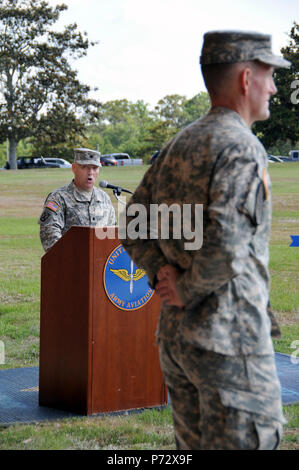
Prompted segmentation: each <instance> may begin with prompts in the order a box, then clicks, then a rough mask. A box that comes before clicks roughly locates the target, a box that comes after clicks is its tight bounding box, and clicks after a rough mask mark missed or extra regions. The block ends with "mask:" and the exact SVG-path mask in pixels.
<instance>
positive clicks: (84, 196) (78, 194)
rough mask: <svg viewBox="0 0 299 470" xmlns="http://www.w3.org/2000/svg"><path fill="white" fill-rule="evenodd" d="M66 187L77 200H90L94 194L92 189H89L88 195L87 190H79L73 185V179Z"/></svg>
mask: <svg viewBox="0 0 299 470" xmlns="http://www.w3.org/2000/svg"><path fill="white" fill-rule="evenodd" d="M68 189H69V191H70V192H72V194H73V196H74V198H75V200H76V201H78V202H90V201H91V199H92V197H93V194H94V189H93V190H92V191H91V195H90V197H89V195H88V193H87V191H80V189H78V188H77V186H76V185H75V183H74V180H73V181H72V182H71V183H70V184H69V187H68Z"/></svg>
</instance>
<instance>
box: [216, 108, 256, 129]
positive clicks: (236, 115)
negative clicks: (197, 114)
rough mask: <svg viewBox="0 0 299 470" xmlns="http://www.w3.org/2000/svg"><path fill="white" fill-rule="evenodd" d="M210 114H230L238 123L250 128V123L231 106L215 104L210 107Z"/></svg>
mask: <svg viewBox="0 0 299 470" xmlns="http://www.w3.org/2000/svg"><path fill="white" fill-rule="evenodd" d="M209 114H217V115H218V116H219V115H222V116H229V117H231V118H232V119H234V120H235V121H236V122H238V124H240V125H241V126H243V127H246V129H249V127H248V125H247V124H246V122H245V121H244V119H243V118H242V116H241V115H240V114H239V113H237V111H234V110H233V109H230V108H224V107H222V106H214V107H213V108H211V109H210V112H209Z"/></svg>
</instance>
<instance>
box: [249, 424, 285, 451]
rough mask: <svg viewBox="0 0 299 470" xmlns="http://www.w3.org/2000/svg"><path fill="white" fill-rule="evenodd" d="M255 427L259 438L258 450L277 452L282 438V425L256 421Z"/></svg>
mask: <svg viewBox="0 0 299 470" xmlns="http://www.w3.org/2000/svg"><path fill="white" fill-rule="evenodd" d="M254 426H255V430H256V434H257V438H258V447H257V450H276V449H277V448H278V446H279V444H280V441H281V436H282V426H281V424H280V423H276V422H273V423H261V422H257V421H254Z"/></svg>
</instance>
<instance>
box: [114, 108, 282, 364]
mask: <svg viewBox="0 0 299 470" xmlns="http://www.w3.org/2000/svg"><path fill="white" fill-rule="evenodd" d="M266 167H267V157H266V152H265V149H264V147H263V146H262V144H261V143H260V142H259V140H258V139H257V138H256V137H255V136H254V134H253V133H252V132H251V130H250V129H249V127H248V126H247V124H246V123H245V121H244V120H243V119H242V118H241V116H240V115H239V114H238V113H236V112H234V111H232V110H230V109H227V108H222V107H215V108H212V109H211V110H210V112H209V113H208V114H207V115H206V116H205V117H203V118H202V119H199V120H197V121H195V122H194V123H192V124H191V125H190V126H188V127H186V128H185V129H184V130H183V131H181V132H180V133H179V134H178V135H177V136H176V137H175V138H174V139H173V140H172V141H171V142H170V143H169V144H168V145H167V146H166V147H165V148H164V149H163V150H162V152H161V154H160V155H159V157H158V158H157V160H156V161H155V162H154V164H153V165H152V166H151V168H150V169H149V170H148V171H147V173H146V174H145V176H144V178H143V180H142V182H141V183H140V185H139V186H138V188H137V189H136V191H135V193H134V195H133V196H132V198H131V200H130V201H129V204H128V207H130V206H131V205H132V204H133V203H139V204H143V205H144V206H145V207H146V208H147V211H148V212H147V213H149V210H150V204H158V205H160V204H161V203H166V204H168V205H171V204H173V203H180V204H181V205H183V204H193V205H194V204H202V205H203V244H202V247H201V248H200V249H198V250H196V251H194V250H193V251H191V250H189V251H188V250H185V249H184V243H185V242H186V240H184V238H182V239H181V240H178V239H169V240H164V239H161V237H159V236H158V239H156V240H154V239H150V237H149V236H147V238H145V237H144V239H142V238H137V239H136V240H133V239H131V238H129V237H128V236H127V238H126V239H124V240H123V245H124V247H125V249H126V250H127V251H128V253H129V254H130V256H131V257H132V259H133V260H134V262H135V263H136V264H137V265H138V266H140V267H141V268H143V269H145V270H146V272H147V276H148V279H149V282H150V284H151V285H152V286H154V284H155V276H156V273H157V272H158V270H159V268H160V267H162V266H163V265H165V264H171V265H173V266H175V267H177V268H178V269H179V270H180V272H181V276H180V278H179V280H178V281H177V288H178V293H179V296H180V298H181V300H182V301H183V302H184V305H185V308H184V309H178V308H177V307H171V306H166V305H165V304H163V305H162V311H161V314H160V321H159V328H158V338H159V337H161V338H164V339H170V338H174V337H175V335H180V337H181V338H182V339H183V340H184V341H187V342H188V343H190V344H193V345H194V346H196V347H199V348H202V349H205V350H211V351H215V352H217V353H220V354H225V355H233V356H234V355H239V354H244V355H250V354H257V355H266V354H273V345H272V339H271V327H272V332H273V331H275V327H277V329H278V330H279V327H278V325H277V323H276V320H275V318H274V316H272V313H271V312H270V311H269V274H268V267H267V266H268V242H269V235H270V227H271V188H270V180H269V177H268V173H267V168H266ZM133 219H134V217H133V216H132V217H127V226H128V225H129V223H130V222H131V221H132V220H133ZM147 225H148V224H147ZM158 233H159V232H158ZM267 310H268V311H267Z"/></svg>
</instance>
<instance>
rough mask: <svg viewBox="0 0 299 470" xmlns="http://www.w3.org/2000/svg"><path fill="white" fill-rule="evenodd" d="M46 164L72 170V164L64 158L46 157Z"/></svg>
mask: <svg viewBox="0 0 299 470" xmlns="http://www.w3.org/2000/svg"><path fill="white" fill-rule="evenodd" d="M44 160H45V162H46V163H55V164H56V165H58V167H59V168H71V167H72V164H71V163H70V162H68V161H67V160H64V159H63V158H54V157H44Z"/></svg>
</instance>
